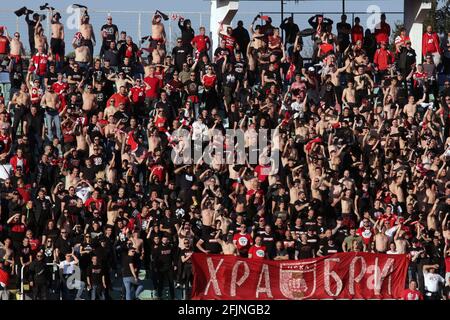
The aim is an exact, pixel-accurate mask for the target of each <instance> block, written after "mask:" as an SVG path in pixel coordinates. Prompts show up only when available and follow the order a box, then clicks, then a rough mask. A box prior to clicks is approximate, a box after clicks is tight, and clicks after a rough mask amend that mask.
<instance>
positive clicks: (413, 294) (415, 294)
mask: <svg viewBox="0 0 450 320" xmlns="http://www.w3.org/2000/svg"><path fill="white" fill-rule="evenodd" d="M402 300H423V295H422V293H421V292H420V291H419V290H417V282H416V280H411V281H410V282H409V286H408V289H405V290H404V291H403V295H402Z"/></svg>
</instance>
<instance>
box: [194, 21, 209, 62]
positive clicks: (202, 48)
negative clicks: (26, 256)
mask: <svg viewBox="0 0 450 320" xmlns="http://www.w3.org/2000/svg"><path fill="white" fill-rule="evenodd" d="M199 30H200V34H199V35H197V36H195V37H194V39H192V41H191V45H192V46H193V47H195V49H196V50H195V59H198V57H199V56H200V54H201V53H204V52H208V50H209V48H210V47H211V40H210V39H209V37H208V36H207V35H205V27H200V29H199Z"/></svg>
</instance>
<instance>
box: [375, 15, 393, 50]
mask: <svg viewBox="0 0 450 320" xmlns="http://www.w3.org/2000/svg"><path fill="white" fill-rule="evenodd" d="M390 35H391V26H390V25H389V24H387V23H386V15H385V14H384V13H383V14H382V15H381V22H380V23H379V24H377V26H376V27H375V39H376V41H377V44H380V43H381V42H382V41H384V42H386V43H389V37H390Z"/></svg>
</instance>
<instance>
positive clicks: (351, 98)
mask: <svg viewBox="0 0 450 320" xmlns="http://www.w3.org/2000/svg"><path fill="white" fill-rule="evenodd" d="M354 85H355V84H354V83H353V81H349V82H348V83H347V88H345V89H344V91H343V92H342V102H343V103H347V104H348V105H352V104H355V103H356V90H355V86H354Z"/></svg>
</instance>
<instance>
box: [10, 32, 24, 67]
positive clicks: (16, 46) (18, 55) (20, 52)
mask: <svg viewBox="0 0 450 320" xmlns="http://www.w3.org/2000/svg"><path fill="white" fill-rule="evenodd" d="M9 47H10V53H9V56H10V58H11V59H12V61H13V63H19V64H20V63H21V62H22V57H24V56H25V48H24V46H23V43H22V41H20V33H18V32H15V33H14V38H11V39H10V42H9Z"/></svg>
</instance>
